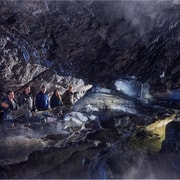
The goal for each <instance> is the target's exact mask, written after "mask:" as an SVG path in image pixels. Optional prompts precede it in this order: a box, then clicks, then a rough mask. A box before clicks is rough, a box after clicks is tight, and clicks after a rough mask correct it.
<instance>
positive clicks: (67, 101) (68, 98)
mask: <svg viewBox="0 0 180 180" xmlns="http://www.w3.org/2000/svg"><path fill="white" fill-rule="evenodd" d="M72 90H73V86H72V85H69V86H68V89H67V90H66V91H65V92H64V94H63V95H62V102H63V105H71V106H72V105H73V104H74V93H73V92H72Z"/></svg>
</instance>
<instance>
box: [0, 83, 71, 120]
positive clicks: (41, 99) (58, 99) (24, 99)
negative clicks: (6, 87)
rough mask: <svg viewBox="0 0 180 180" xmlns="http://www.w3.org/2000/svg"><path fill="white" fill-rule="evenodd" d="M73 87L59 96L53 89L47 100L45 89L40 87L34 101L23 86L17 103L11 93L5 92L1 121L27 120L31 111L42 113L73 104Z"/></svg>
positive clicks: (1, 105)
mask: <svg viewBox="0 0 180 180" xmlns="http://www.w3.org/2000/svg"><path fill="white" fill-rule="evenodd" d="M72 90H73V86H72V85H69V86H68V89H67V90H66V91H65V92H64V93H63V94H62V95H60V91H59V90H58V89H55V90H54V92H53V95H52V96H51V97H50V98H49V96H48V94H47V92H46V87H45V86H42V87H41V88H40V91H39V93H38V94H37V95H36V97H35V101H34V102H33V99H32V97H31V95H30V91H31V88H30V86H29V85H27V86H25V87H24V89H23V92H22V93H21V94H20V95H19V96H18V98H17V101H16V100H15V95H14V92H13V91H7V93H6V97H5V98H4V100H3V101H2V102H1V104H0V110H1V112H2V113H3V120H10V121H12V122H14V120H15V119H16V118H15V117H17V118H18V117H25V119H26V120H27V121H28V119H29V118H30V117H31V116H32V111H36V110H37V111H44V110H48V109H50V108H55V107H58V106H62V105H70V106H72V105H73V104H74V93H73V91H72Z"/></svg>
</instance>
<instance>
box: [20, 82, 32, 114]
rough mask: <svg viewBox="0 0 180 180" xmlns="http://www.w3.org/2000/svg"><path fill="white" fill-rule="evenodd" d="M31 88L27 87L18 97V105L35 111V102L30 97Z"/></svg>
mask: <svg viewBox="0 0 180 180" xmlns="http://www.w3.org/2000/svg"><path fill="white" fill-rule="evenodd" d="M30 91H31V87H30V86H29V85H26V86H25V87H24V90H23V92H22V93H21V94H20V96H19V97H18V104H19V106H20V108H21V107H24V108H27V109H29V110H30V111H32V109H33V100H32V98H31V96H30Z"/></svg>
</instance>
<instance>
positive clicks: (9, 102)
mask: <svg viewBox="0 0 180 180" xmlns="http://www.w3.org/2000/svg"><path fill="white" fill-rule="evenodd" d="M6 96H7V97H6V98H5V100H4V102H2V103H1V106H2V107H3V108H4V114H3V119H4V120H5V119H11V118H9V116H8V115H9V114H10V113H11V112H13V111H15V110H18V109H19V106H18V103H17V102H16V101H15V99H14V92H13V91H7V93H6Z"/></svg>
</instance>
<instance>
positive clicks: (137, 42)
mask: <svg viewBox="0 0 180 180" xmlns="http://www.w3.org/2000/svg"><path fill="white" fill-rule="evenodd" d="M0 9H1V10H0V33H1V36H0V57H1V62H0V68H1V72H0V73H1V77H0V80H1V84H2V83H8V82H10V81H11V82H13V83H17V84H18V83H19V84H20V83H24V84H25V83H27V82H28V81H30V80H32V79H33V78H35V77H36V76H38V75H39V74H40V73H41V72H44V71H46V70H47V69H50V70H51V71H52V72H53V73H56V74H58V75H60V76H72V77H75V78H79V79H83V80H84V81H85V82H86V83H90V84H104V85H106V86H108V85H111V84H112V82H114V81H115V80H117V79H119V78H127V77H130V78H131V77H133V78H136V79H137V80H138V81H140V82H150V83H151V84H152V85H156V86H158V84H162V83H164V84H166V83H167V82H171V83H174V84H175V86H179V84H180V80H179V75H180V22H179V19H180V3H179V1H93V0H91V1H75V0H71V1H48V0H41V1H21V0H19V1H15V0H13V1H1V2H0Z"/></svg>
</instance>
